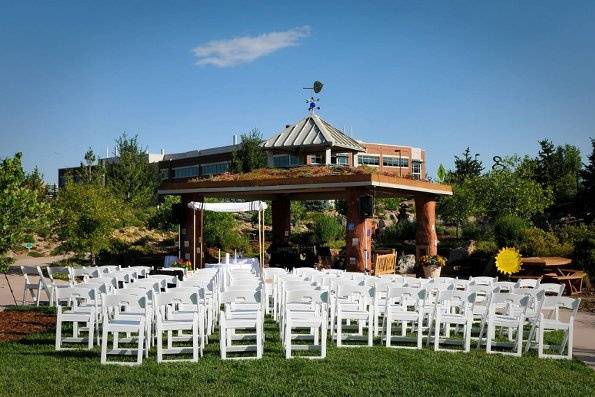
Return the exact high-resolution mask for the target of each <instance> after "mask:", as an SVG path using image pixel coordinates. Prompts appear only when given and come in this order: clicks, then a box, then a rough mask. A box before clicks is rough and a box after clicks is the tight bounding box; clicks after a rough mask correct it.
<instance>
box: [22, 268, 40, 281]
mask: <svg viewBox="0 0 595 397" xmlns="http://www.w3.org/2000/svg"><path fill="white" fill-rule="evenodd" d="M21 273H22V274H23V277H24V278H25V283H27V284H32V283H31V279H30V278H29V276H38V275H39V273H38V271H37V268H35V267H30V266H21Z"/></svg>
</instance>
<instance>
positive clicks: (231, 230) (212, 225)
mask: <svg viewBox="0 0 595 397" xmlns="http://www.w3.org/2000/svg"><path fill="white" fill-rule="evenodd" d="M238 228H239V224H238V221H237V220H236V219H235V218H234V216H233V214H230V213H225V212H211V211H206V212H205V218H204V231H203V236H204V240H205V246H206V247H217V248H221V249H222V250H224V251H228V252H230V251H232V250H238V251H247V250H248V248H249V245H250V243H249V241H248V238H247V237H246V236H244V235H243V234H241V233H239V230H238Z"/></svg>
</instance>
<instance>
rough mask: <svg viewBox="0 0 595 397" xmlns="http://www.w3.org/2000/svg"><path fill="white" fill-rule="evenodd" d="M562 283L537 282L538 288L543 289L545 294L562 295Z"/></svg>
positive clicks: (563, 286)
mask: <svg viewBox="0 0 595 397" xmlns="http://www.w3.org/2000/svg"><path fill="white" fill-rule="evenodd" d="M564 288H565V285H564V284H556V283H539V287H537V289H538V290H540V291H544V292H545V295H546V296H551V295H555V296H562V295H563V294H564Z"/></svg>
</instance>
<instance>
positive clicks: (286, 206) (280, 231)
mask: <svg viewBox="0 0 595 397" xmlns="http://www.w3.org/2000/svg"><path fill="white" fill-rule="evenodd" d="M271 211H272V213H273V244H275V245H280V246H285V245H287V244H288V243H289V233H290V231H291V202H290V201H289V199H288V198H287V197H279V198H275V199H273V201H272V202H271ZM263 218H264V214H263ZM263 223H264V221H263Z"/></svg>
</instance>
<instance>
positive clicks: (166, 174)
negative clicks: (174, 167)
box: [159, 168, 169, 181]
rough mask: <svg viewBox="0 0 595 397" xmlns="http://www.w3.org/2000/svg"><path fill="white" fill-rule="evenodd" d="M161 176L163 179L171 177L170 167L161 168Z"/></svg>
mask: <svg viewBox="0 0 595 397" xmlns="http://www.w3.org/2000/svg"><path fill="white" fill-rule="evenodd" d="M159 177H160V178H161V180H162V181H164V180H166V179H169V169H168V168H161V169H160V170H159Z"/></svg>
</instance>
